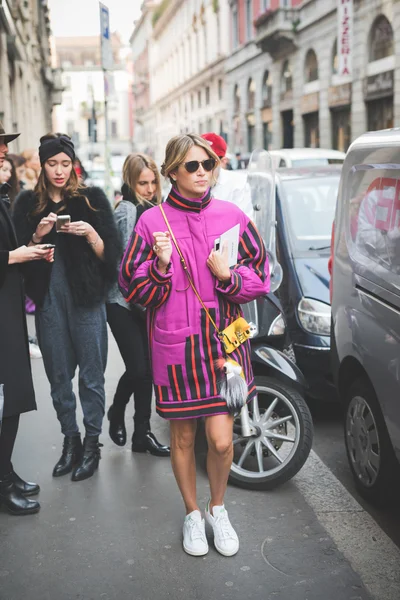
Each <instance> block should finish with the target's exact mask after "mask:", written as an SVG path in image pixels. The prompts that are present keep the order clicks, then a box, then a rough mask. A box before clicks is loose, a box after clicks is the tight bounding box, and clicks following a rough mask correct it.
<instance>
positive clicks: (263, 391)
mask: <svg viewBox="0 0 400 600" xmlns="http://www.w3.org/2000/svg"><path fill="white" fill-rule="evenodd" d="M258 394H260V395H261V396H263V397H265V396H269V397H270V398H271V402H270V403H269V404H268V403H265V402H261V405H260V403H259V399H258ZM282 409H284V410H285V412H286V413H289V414H286V415H285V416H283V417H279V412H281V410H282ZM249 411H250V413H251V414H250V424H251V425H253V426H255V427H258V428H259V429H260V434H259V435H258V436H257V437H251V438H243V437H242V436H241V435H240V434H236V435H235V433H234V439H233V446H234V458H233V463H232V467H231V471H233V472H234V473H237V474H238V475H242V476H245V477H248V478H251V479H262V478H264V477H267V476H271V475H275V474H276V473H278V472H279V471H281V470H282V469H283V468H284V467H285V466H286V465H287V464H288V463H289V462H290V461H291V459H292V458H293V456H294V454H295V453H296V451H297V448H298V446H299V442H300V421H299V417H298V415H297V412H296V411H295V409H294V407H293V404H292V402H290V400H289V399H288V398H287V397H286V396H285V395H284V394H282V393H280V392H278V390H276V389H273V388H270V387H267V386H257V395H256V396H255V397H254V399H253V400H251V402H250V404H249ZM240 450H242V451H241V452H240ZM250 463H254V468H253V469H250V468H246V465H247V466H248V467H250V466H251V465H250Z"/></svg>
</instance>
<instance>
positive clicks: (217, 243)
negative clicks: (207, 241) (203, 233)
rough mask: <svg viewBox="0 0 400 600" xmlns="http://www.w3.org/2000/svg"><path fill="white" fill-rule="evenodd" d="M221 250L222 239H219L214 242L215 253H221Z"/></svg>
mask: <svg viewBox="0 0 400 600" xmlns="http://www.w3.org/2000/svg"><path fill="white" fill-rule="evenodd" d="M220 248H221V241H220V238H217V239H216V240H215V242H214V252H219V251H220Z"/></svg>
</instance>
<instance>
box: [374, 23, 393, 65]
mask: <svg viewBox="0 0 400 600" xmlns="http://www.w3.org/2000/svg"><path fill="white" fill-rule="evenodd" d="M369 49H370V54H369V62H373V61H374V60H380V59H381V58H386V57H387V56H392V54H394V42H393V29H392V26H391V24H390V23H389V21H388V20H387V18H386V17H384V16H383V15H381V16H380V17H378V18H377V19H376V20H375V22H374V24H373V25H372V27H371V33H370V43H369Z"/></svg>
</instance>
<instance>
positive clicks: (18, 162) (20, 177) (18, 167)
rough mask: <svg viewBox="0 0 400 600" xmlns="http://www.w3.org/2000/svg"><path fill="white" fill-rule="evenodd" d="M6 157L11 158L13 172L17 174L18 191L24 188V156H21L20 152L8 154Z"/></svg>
mask: <svg viewBox="0 0 400 600" xmlns="http://www.w3.org/2000/svg"><path fill="white" fill-rule="evenodd" d="M8 158H9V159H11V160H12V162H13V163H14V167H15V173H16V175H17V181H18V192H20V191H21V190H22V189H23V188H24V179H25V174H26V166H25V164H26V158H24V157H23V156H21V154H9V155H8Z"/></svg>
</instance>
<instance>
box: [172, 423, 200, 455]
mask: <svg viewBox="0 0 400 600" xmlns="http://www.w3.org/2000/svg"><path fill="white" fill-rule="evenodd" d="M195 437H196V427H195V426H193V424H192V423H189V424H186V423H184V422H182V423H173V424H171V449H172V450H174V449H175V450H192V449H193V448H194V443H195Z"/></svg>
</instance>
